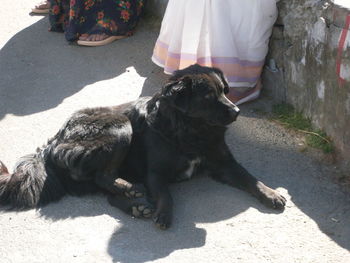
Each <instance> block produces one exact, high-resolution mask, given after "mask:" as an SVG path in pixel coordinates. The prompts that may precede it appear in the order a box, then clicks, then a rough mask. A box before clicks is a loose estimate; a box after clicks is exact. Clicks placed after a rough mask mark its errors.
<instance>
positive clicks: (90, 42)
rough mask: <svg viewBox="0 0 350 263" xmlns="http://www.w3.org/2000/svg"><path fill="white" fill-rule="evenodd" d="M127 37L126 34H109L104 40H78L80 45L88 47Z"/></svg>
mask: <svg viewBox="0 0 350 263" xmlns="http://www.w3.org/2000/svg"><path fill="white" fill-rule="evenodd" d="M122 38H126V36H108V37H106V38H105V39H103V40H98V41H93V40H78V41H77V44H78V45H79V46H88V47H99V46H104V45H107V44H110V43H112V42H113V41H115V40H118V39H122Z"/></svg>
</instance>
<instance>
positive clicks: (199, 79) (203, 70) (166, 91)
mask: <svg viewBox="0 0 350 263" xmlns="http://www.w3.org/2000/svg"><path fill="white" fill-rule="evenodd" d="M228 91H229V87H228V84H227V81H226V79H225V77H224V75H223V73H222V71H221V70H219V69H217V68H209V67H202V66H200V65H197V64H196V65H192V66H190V67H188V68H185V69H183V70H178V71H176V72H175V73H174V75H173V76H172V77H171V78H170V80H169V83H168V84H166V85H165V87H164V88H163V90H162V97H163V99H164V100H165V101H166V102H167V104H168V105H170V106H172V107H174V108H175V109H176V110H178V111H180V112H182V113H184V114H185V115H186V116H188V117H191V118H196V119H201V120H203V121H204V122H206V123H207V124H210V125H215V126H226V125H228V124H230V123H232V122H233V121H235V120H236V118H237V116H238V114H239V108H238V107H237V106H236V105H235V104H233V103H232V102H231V101H230V100H228V99H227V98H226V96H225V94H227V93H228Z"/></svg>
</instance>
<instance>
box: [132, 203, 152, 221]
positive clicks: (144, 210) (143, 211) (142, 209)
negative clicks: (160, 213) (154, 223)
mask: <svg viewBox="0 0 350 263" xmlns="http://www.w3.org/2000/svg"><path fill="white" fill-rule="evenodd" d="M152 213H153V209H152V208H151V207H148V206H147V205H134V206H132V207H131V214H132V216H134V217H138V218H142V217H143V218H150V217H151V216H152Z"/></svg>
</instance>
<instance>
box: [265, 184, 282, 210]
mask: <svg viewBox="0 0 350 263" xmlns="http://www.w3.org/2000/svg"><path fill="white" fill-rule="evenodd" d="M259 190H260V193H259V199H260V201H261V202H262V203H263V204H265V205H266V206H268V207H271V208H273V209H279V210H282V209H284V206H285V205H286V202H287V200H286V198H284V196H283V195H281V194H280V193H278V192H277V191H276V190H273V189H271V188H269V187H267V186H266V185H264V184H261V185H260V187H259Z"/></svg>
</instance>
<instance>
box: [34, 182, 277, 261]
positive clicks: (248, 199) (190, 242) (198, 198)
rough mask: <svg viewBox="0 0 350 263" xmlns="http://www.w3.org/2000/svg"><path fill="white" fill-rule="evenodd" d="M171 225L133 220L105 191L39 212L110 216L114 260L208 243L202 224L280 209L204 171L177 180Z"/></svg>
mask: <svg viewBox="0 0 350 263" xmlns="http://www.w3.org/2000/svg"><path fill="white" fill-rule="evenodd" d="M171 192H172V195H173V198H174V217H173V224H172V226H171V227H170V228H169V229H168V230H165V231H163V230H159V229H157V228H156V227H155V226H154V224H153V222H152V220H146V219H135V218H132V217H131V216H129V215H127V214H125V213H123V212H122V211H120V210H118V209H117V208H114V207H112V206H110V205H109V204H108V203H107V202H106V199H105V196H103V195H91V196H85V197H83V198H75V197H66V198H64V199H63V200H61V201H60V202H59V203H53V204H50V205H48V206H45V207H43V208H42V209H40V210H39V213H40V214H41V216H43V217H45V218H47V219H50V220H54V221H57V220H62V219H67V218H75V217H94V216H98V215H103V214H107V215H109V216H111V217H112V218H115V220H117V221H118V224H117V225H118V227H117V228H116V230H115V232H114V233H113V234H112V235H111V237H110V240H109V243H108V253H109V254H110V256H111V257H112V258H113V261H115V262H146V261H150V260H156V259H160V258H164V257H166V256H168V255H169V254H171V253H173V252H174V251H177V250H182V249H189V248H199V247H202V246H204V245H205V244H206V237H207V232H206V230H205V229H204V228H202V227H201V224H210V223H215V222H220V221H223V220H227V219H229V218H232V217H235V216H237V215H239V214H240V213H242V212H244V211H246V210H247V209H250V208H252V209H258V210H259V211H260V212H262V213H277V212H276V211H274V210H271V209H268V208H265V207H264V206H263V205H262V204H260V203H259V202H258V201H257V200H256V199H255V198H253V197H252V196H250V195H249V194H248V193H245V192H242V191H240V190H238V189H234V188H232V187H229V186H226V185H223V184H221V183H217V182H215V181H213V180H212V179H210V178H208V177H207V176H205V175H200V176H197V177H195V178H193V179H192V180H190V181H187V182H181V183H177V184H173V185H172V187H171Z"/></svg>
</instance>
